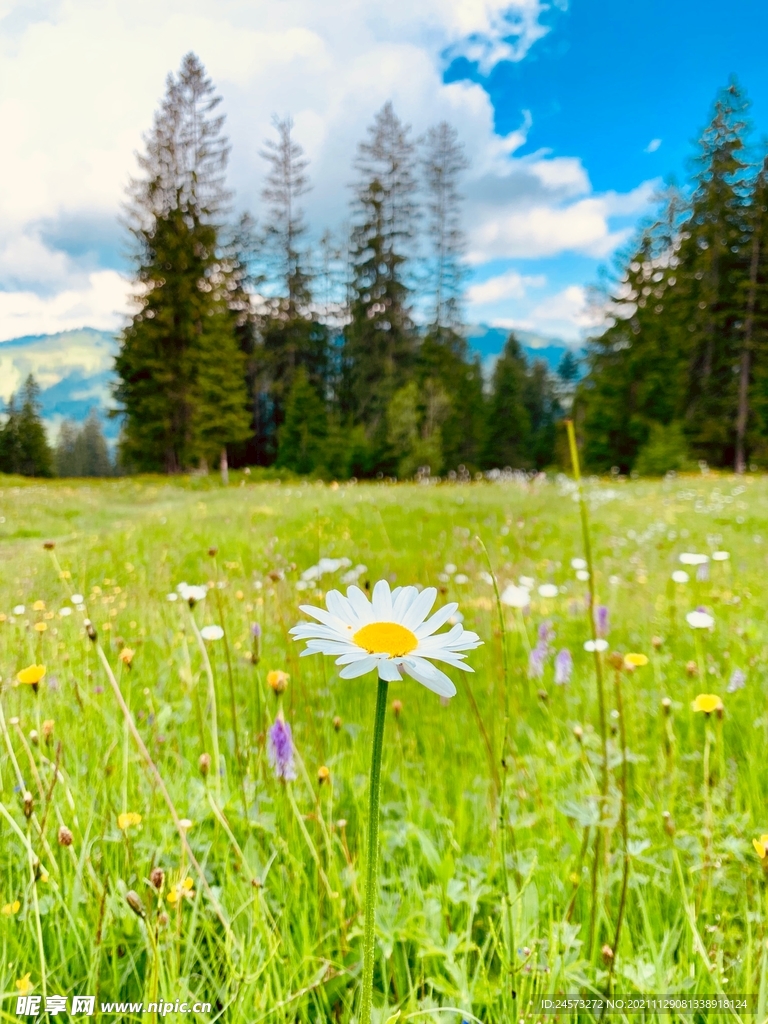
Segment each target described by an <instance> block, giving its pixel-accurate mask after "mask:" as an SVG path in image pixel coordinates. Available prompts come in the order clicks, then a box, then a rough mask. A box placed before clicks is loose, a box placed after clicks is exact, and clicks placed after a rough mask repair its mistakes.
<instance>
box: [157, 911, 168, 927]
mask: <svg viewBox="0 0 768 1024" xmlns="http://www.w3.org/2000/svg"><path fill="white" fill-rule="evenodd" d="M157 923H158V924H159V925H160V927H161V928H165V926H166V925H167V924H168V915H167V914H166V912H165V911H164V910H163V911H162V912H161V913H160V914H158V915H157Z"/></svg>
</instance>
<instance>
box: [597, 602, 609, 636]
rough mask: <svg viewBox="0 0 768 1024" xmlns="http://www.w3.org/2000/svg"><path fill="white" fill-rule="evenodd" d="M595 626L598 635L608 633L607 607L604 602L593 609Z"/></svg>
mask: <svg viewBox="0 0 768 1024" xmlns="http://www.w3.org/2000/svg"><path fill="white" fill-rule="evenodd" d="M595 628H596V629H597V635H598V636H607V635H608V629H609V628H610V627H609V624H608V609H607V608H606V607H605V605H604V604H599V605H598V606H597V609H596V611H595Z"/></svg>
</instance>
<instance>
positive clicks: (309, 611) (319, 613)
mask: <svg viewBox="0 0 768 1024" xmlns="http://www.w3.org/2000/svg"><path fill="white" fill-rule="evenodd" d="M299 608H300V609H301V611H303V612H304V614H305V615H311V616H312V618H313V619H317V621H318V622H322V623H323V625H325V626H330V628H331V629H335V630H336V631H337V632H339V633H347V632H349V631H348V629H347V625H348V623H347V622H344V620H342V619H339V618H337V617H336V616H335V615H331V613H330V612H327V611H326V610H325V608H316V607H315V606H314V605H312V604H300V605H299Z"/></svg>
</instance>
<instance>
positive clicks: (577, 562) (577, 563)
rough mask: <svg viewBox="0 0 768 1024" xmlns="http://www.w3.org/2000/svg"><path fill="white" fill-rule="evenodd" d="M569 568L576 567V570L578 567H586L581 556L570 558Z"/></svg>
mask: <svg viewBox="0 0 768 1024" xmlns="http://www.w3.org/2000/svg"><path fill="white" fill-rule="evenodd" d="M571 568H572V569H577V570H578V569H586V568H587V563H586V561H585V559H583V558H572V559H571Z"/></svg>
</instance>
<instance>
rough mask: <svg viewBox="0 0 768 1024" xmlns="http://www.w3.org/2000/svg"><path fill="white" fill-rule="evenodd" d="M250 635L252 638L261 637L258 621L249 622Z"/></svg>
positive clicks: (257, 638) (258, 638)
mask: <svg viewBox="0 0 768 1024" xmlns="http://www.w3.org/2000/svg"><path fill="white" fill-rule="evenodd" d="M251 636H252V637H253V639H254V640H260V639H261V626H260V625H259V624H258V622H252V623H251Z"/></svg>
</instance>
